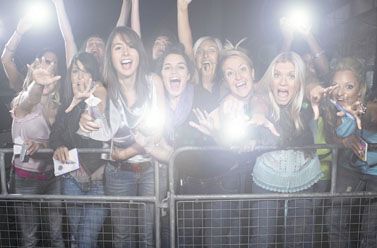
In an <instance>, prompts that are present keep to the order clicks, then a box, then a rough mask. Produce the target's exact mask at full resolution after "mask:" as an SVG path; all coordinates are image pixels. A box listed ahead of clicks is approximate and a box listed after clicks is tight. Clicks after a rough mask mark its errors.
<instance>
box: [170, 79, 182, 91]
mask: <svg viewBox="0 0 377 248" xmlns="http://www.w3.org/2000/svg"><path fill="white" fill-rule="evenodd" d="M180 86H181V80H180V79H179V78H171V79H170V88H171V89H172V90H179V87H180Z"/></svg>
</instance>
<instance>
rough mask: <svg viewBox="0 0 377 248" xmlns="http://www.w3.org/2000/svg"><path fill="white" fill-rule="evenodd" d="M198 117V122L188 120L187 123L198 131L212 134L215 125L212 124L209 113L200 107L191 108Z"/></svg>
mask: <svg viewBox="0 0 377 248" xmlns="http://www.w3.org/2000/svg"><path fill="white" fill-rule="evenodd" d="M192 111H193V112H194V114H195V116H196V118H197V119H198V122H199V123H196V122H193V121H190V122H189V124H190V126H191V127H193V128H196V129H197V130H199V131H200V132H202V133H204V134H206V135H209V136H212V135H213V134H214V131H215V125H214V120H213V118H212V117H210V115H209V114H208V113H207V111H205V110H204V111H202V110H200V109H198V108H197V109H193V110H192Z"/></svg>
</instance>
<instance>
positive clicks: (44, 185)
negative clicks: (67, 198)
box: [14, 175, 64, 247]
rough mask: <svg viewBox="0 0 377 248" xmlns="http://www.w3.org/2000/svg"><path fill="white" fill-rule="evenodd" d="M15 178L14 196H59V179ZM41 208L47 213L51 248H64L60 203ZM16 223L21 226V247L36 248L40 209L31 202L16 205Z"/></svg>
mask: <svg viewBox="0 0 377 248" xmlns="http://www.w3.org/2000/svg"><path fill="white" fill-rule="evenodd" d="M14 176H15V181H14V183H15V189H14V190H15V193H16V194H39V195H45V194H48V195H60V178H58V177H54V176H53V177H51V178H50V179H48V180H37V179H30V178H23V177H19V176H18V175H14ZM45 204H46V205H47V206H45V207H43V208H45V209H46V211H47V216H48V221H49V226H50V239H51V247H64V241H63V236H62V214H61V207H62V205H61V202H48V203H45ZM16 211H17V215H18V221H19V223H20V225H21V231H22V238H23V247H36V246H37V244H38V237H37V231H38V227H39V223H41V220H40V216H41V212H40V211H41V207H40V206H39V204H38V205H37V204H34V203H32V202H27V201H26V202H23V203H17V204H16Z"/></svg>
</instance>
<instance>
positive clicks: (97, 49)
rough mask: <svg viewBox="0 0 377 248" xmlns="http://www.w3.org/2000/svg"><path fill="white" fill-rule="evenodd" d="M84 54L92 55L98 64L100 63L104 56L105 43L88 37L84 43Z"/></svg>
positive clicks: (96, 38)
mask: <svg viewBox="0 0 377 248" xmlns="http://www.w3.org/2000/svg"><path fill="white" fill-rule="evenodd" d="M85 52H87V53H91V54H93V55H94V57H95V58H96V59H97V61H98V63H101V62H102V61H103V57H104V56H105V42H104V41H103V40H102V39H101V38H99V37H95V36H93V37H90V38H89V39H88V41H87V42H86V46H85Z"/></svg>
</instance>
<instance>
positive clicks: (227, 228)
mask: <svg viewBox="0 0 377 248" xmlns="http://www.w3.org/2000/svg"><path fill="white" fill-rule="evenodd" d="M219 66H220V68H221V71H222V75H223V79H224V81H225V82H226V85H227V87H228V89H229V92H230V93H229V94H228V95H227V96H226V97H225V98H224V99H223V101H222V102H221V103H220V105H219V106H218V107H217V108H216V109H215V110H213V111H212V112H211V113H209V114H208V113H207V112H206V111H202V110H199V109H195V110H194V111H195V112H194V113H195V114H196V117H197V118H198V123H195V122H190V125H191V126H193V127H195V128H197V129H198V130H199V131H201V132H202V133H204V134H207V135H210V136H212V137H213V138H214V139H215V140H216V141H217V142H218V143H219V144H220V145H223V146H228V147H229V146H241V145H243V144H246V143H247V142H248V140H249V139H250V138H251V137H250V135H251V133H249V132H248V131H249V130H248V128H247V125H246V117H247V116H249V115H251V113H252V111H253V106H252V104H250V103H251V101H252V98H253V95H254V90H255V85H254V66H253V63H252V61H251V60H250V58H249V57H248V56H247V55H246V53H245V52H243V51H242V50H241V49H239V48H237V46H236V48H234V47H232V46H231V47H229V48H225V49H224V50H223V54H222V57H221V59H220V64H219ZM242 123H244V124H245V125H242ZM217 156H219V157H221V158H222V159H223V160H224V161H227V164H224V163H223V162H221V161H217V160H216V161H217V163H215V164H214V165H213V166H211V164H206V165H205V166H202V168H201V169H202V171H203V170H205V171H207V172H206V173H207V174H209V175H211V176H212V177H209V178H205V179H204V180H203V181H200V178H194V177H192V176H191V177H189V178H187V179H186V178H185V179H184V183H185V185H183V186H184V189H183V192H184V193H186V194H190V193H191V194H193V193H194V194H197V193H199V194H236V193H242V187H243V185H242V181H243V180H242V179H243V178H242V174H245V173H244V171H243V169H244V168H243V164H241V163H238V162H237V161H231V162H230V161H229V159H226V158H223V157H222V156H221V154H219V155H217ZM209 170H212V171H211V173H209V172H208V171H209ZM197 177H198V175H197ZM189 179H191V180H189ZM237 207H238V205H237V203H231V202H214V203H211V206H210V209H209V210H210V211H209V212H210V213H211V214H212V217H208V219H209V220H208V221H206V223H205V224H204V225H205V227H222V228H221V229H217V230H218V231H214V232H212V233H211V228H205V230H204V234H202V235H204V237H205V239H204V241H201V242H204V243H205V244H206V245H211V244H213V245H219V244H223V245H224V244H228V245H231V244H237V243H239V242H240V240H239V237H240V228H239V225H240V221H239V219H238V218H237V217H235V215H236V213H235V212H234V213H233V211H231V210H232V209H234V210H236V209H237ZM198 235H200V234H198ZM194 242H196V241H195V240H194ZM199 242H200V241H199Z"/></svg>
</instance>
